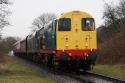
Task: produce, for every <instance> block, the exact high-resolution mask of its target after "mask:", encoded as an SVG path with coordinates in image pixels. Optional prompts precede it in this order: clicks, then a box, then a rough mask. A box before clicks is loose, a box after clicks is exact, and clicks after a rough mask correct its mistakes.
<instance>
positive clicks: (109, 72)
mask: <svg viewBox="0 0 125 83" xmlns="http://www.w3.org/2000/svg"><path fill="white" fill-rule="evenodd" d="M92 72H94V73H97V74H102V75H105V76H109V77H115V78H119V79H122V80H125V65H96V66H95V67H94V69H93V70H92Z"/></svg>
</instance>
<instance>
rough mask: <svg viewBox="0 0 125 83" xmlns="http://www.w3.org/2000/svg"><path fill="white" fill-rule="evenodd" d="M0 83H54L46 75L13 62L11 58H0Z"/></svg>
mask: <svg viewBox="0 0 125 83" xmlns="http://www.w3.org/2000/svg"><path fill="white" fill-rule="evenodd" d="M0 57H2V58H1V59H0V83H55V81H53V80H51V79H50V78H48V77H47V76H46V75H44V74H42V73H39V72H37V71H34V70H33V69H32V68H31V67H29V66H27V65H24V64H21V63H19V62H17V61H14V60H13V59H12V58H11V57H8V56H4V57H3V56H1V55H0Z"/></svg>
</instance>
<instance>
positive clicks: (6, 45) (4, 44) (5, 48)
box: [0, 37, 20, 53]
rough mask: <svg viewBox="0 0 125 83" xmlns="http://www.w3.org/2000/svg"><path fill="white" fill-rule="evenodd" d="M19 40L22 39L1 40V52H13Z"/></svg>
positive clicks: (9, 38) (8, 38)
mask: <svg viewBox="0 0 125 83" xmlns="http://www.w3.org/2000/svg"><path fill="white" fill-rule="evenodd" d="M18 40H20V39H19V38H15V37H7V38H2V39H1V40H0V52H2V53H8V52H9V51H11V50H13V48H14V43H15V42H17V41H18Z"/></svg>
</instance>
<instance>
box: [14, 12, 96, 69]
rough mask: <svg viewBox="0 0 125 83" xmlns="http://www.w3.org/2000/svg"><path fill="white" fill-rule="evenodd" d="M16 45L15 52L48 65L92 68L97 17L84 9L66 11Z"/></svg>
mask: <svg viewBox="0 0 125 83" xmlns="http://www.w3.org/2000/svg"><path fill="white" fill-rule="evenodd" d="M14 46H15V48H14V50H13V51H14V55H16V56H20V57H23V58H26V59H29V60H32V61H34V62H37V63H40V64H44V65H46V66H47V67H50V68H56V69H61V70H69V71H89V70H91V69H92V68H93V66H94V65H95V62H96V58H97V38H96V27H95V20H94V18H93V17H92V16H91V15H90V14H89V13H86V12H83V11H69V12H66V13H62V14H61V15H60V16H59V17H57V18H56V19H54V20H52V21H50V22H49V23H47V24H46V25H45V26H43V27H41V28H40V29H39V30H37V31H35V32H33V33H32V34H30V35H28V36H26V38H25V39H23V40H20V41H18V42H16V43H15V44H14Z"/></svg>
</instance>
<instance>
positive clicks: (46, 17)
mask: <svg viewBox="0 0 125 83" xmlns="http://www.w3.org/2000/svg"><path fill="white" fill-rule="evenodd" d="M55 18H56V15H55V14H52V13H44V14H42V15H41V16H39V17H37V18H36V19H35V20H34V21H33V23H32V25H33V26H32V27H31V29H32V30H33V31H35V30H37V29H40V28H42V27H43V26H44V25H45V24H47V23H48V22H49V21H51V20H53V19H55Z"/></svg>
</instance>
